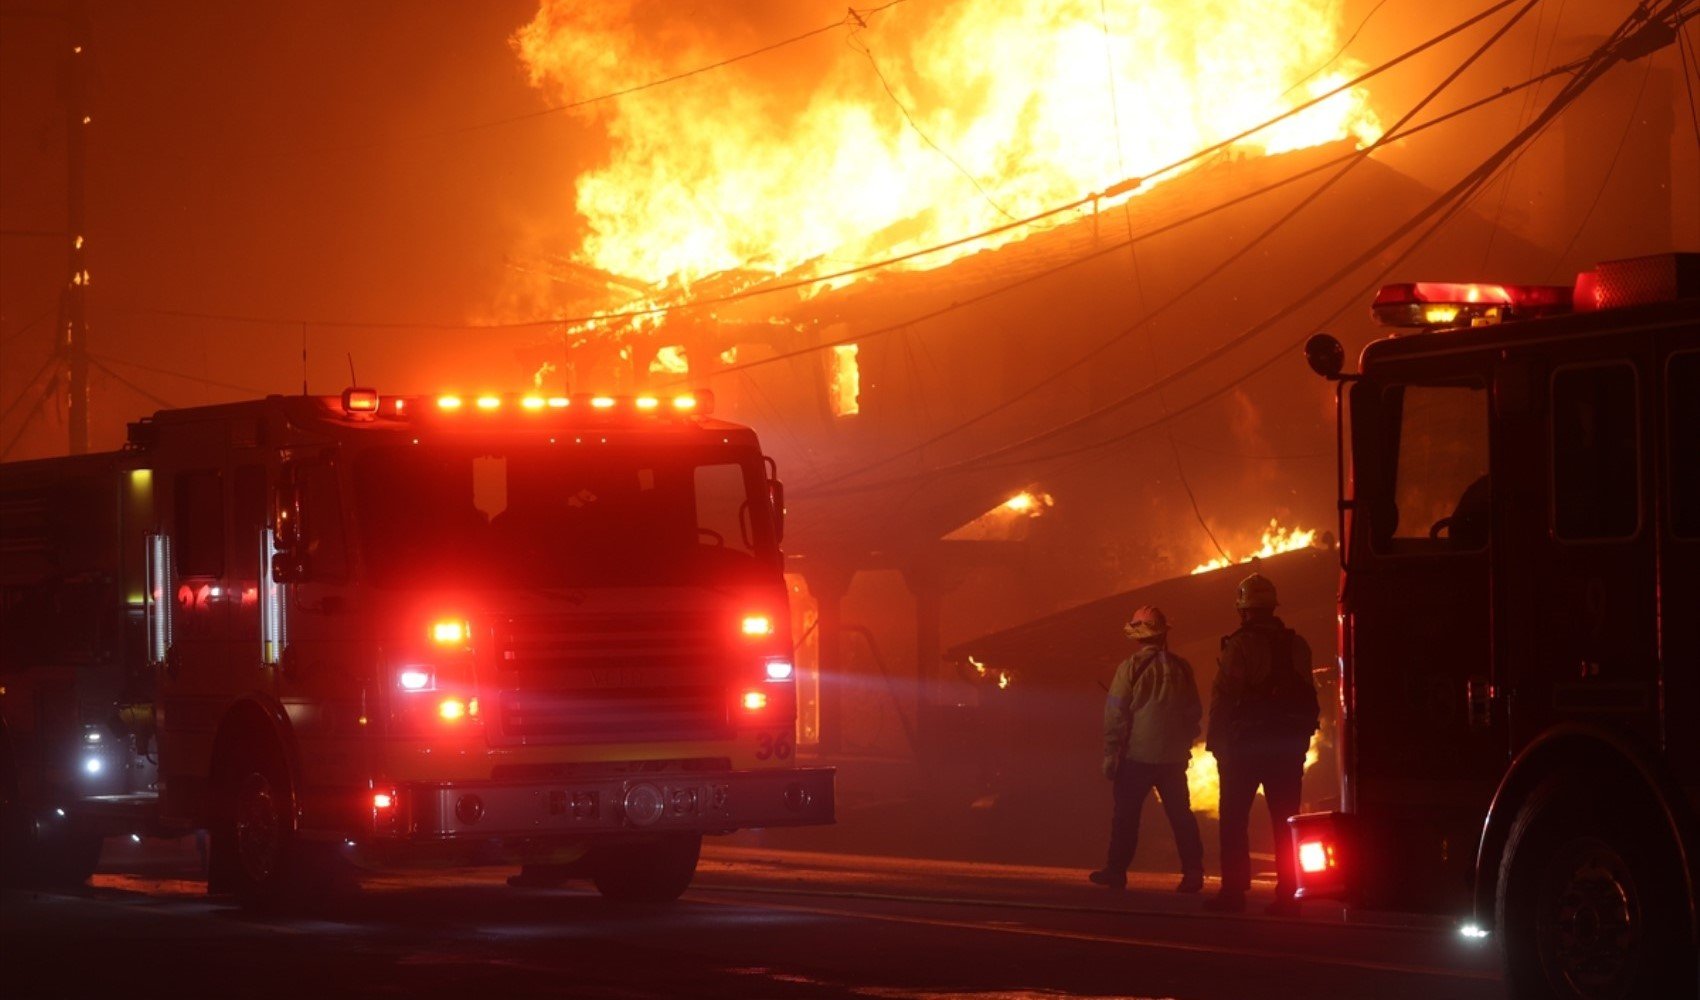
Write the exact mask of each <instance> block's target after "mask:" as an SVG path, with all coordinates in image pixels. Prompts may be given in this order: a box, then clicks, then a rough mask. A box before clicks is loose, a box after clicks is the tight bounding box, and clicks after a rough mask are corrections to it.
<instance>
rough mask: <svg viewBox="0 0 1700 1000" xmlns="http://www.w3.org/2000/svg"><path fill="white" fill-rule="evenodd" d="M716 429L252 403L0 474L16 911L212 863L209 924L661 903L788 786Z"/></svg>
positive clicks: (757, 483)
mask: <svg viewBox="0 0 1700 1000" xmlns="http://www.w3.org/2000/svg"><path fill="white" fill-rule="evenodd" d="M711 409H712V396H711V395H709V394H707V393H689V394H681V395H678V396H671V397H657V396H625V397H616V396H588V395H577V394H570V395H560V396H547V395H524V396H520V395H513V394H508V395H480V396H465V397H463V396H459V395H443V396H440V397H407V396H387V395H385V396H381V395H380V394H379V393H378V392H377V391H375V390H372V389H363V388H360V389H349V390H347V391H345V392H343V393H342V394H341V396H340V397H336V396H306V395H303V396H296V397H285V396H271V397H268V398H265V399H261V400H255V401H247V402H239V403H231V404H227V405H218V406H207V407H198V408H193V409H181V410H165V411H161V412H159V413H156V414H155V415H153V416H152V417H150V418H147V419H144V420H142V421H140V422H139V423H134V424H131V425H130V428H129V436H128V443H127V445H126V447H125V448H124V449H123V450H121V451H117V452H112V453H108V454H98V455H87V456H77V457H68V458H53V459H43V460H39V461H32V462H22V463H15V464H10V465H6V466H0V470H3V471H0V559H3V562H0V588H3V590H0V596H3V602H4V603H3V610H0V727H3V728H0V753H3V755H4V756H3V759H0V789H3V800H0V805H3V811H4V815H3V824H4V836H5V852H4V858H3V861H4V864H5V867H6V869H7V874H8V876H9V877H10V878H11V879H12V880H14V881H33V882H37V883H42V882H46V883H77V882H81V881H82V880H84V879H86V878H87V877H88V876H89V874H90V873H91V872H92V870H93V868H94V867H95V864H96V862H97V859H98V856H99V853H100V848H101V843H102V839H103V838H105V837H110V836H114V835H121V834H130V835H136V836H147V835H156V836H181V835H184V834H185V833H187V832H189V831H206V833H207V834H208V835H209V840H208V841H207V843H208V852H207V853H208V882H209V889H210V890H211V891H213V892H217V893H229V894H234V895H235V896H236V897H238V898H239V899H241V900H243V901H245V902H266V901H273V900H278V899H282V898H286V897H289V896H291V895H293V894H296V893H299V892H300V891H301V890H302V887H304V886H309V885H319V884H323V883H322V882H321V881H320V879H321V876H323V875H324V874H325V873H326V872H334V871H337V870H341V871H343V872H349V871H353V870H358V868H361V867H367V868H370V867H390V866H397V867H408V866H415V865H431V864H445V865H447V864H509V865H513V864H517V865H520V866H522V876H526V877H529V878H532V879H534V880H549V879H558V878H566V877H572V876H579V877H589V878H591V879H592V880H593V881H594V882H595V885H596V887H597V888H598V889H599V890H600V891H601V892H602V893H603V894H604V895H605V896H608V897H610V898H614V899H623V900H649V901H659V900H667V899H672V898H675V897H677V896H678V895H679V894H680V893H682V892H683V891H684V890H685V888H686V887H687V886H688V884H689V882H690V880H691V878H692V875H693V873H694V871H695V868H696V863H697V857H698V852H699V849H700V845H701V841H702V837H703V835H704V834H716V833H727V832H730V831H733V830H737V829H741V828H750V827H772V826H792V825H806V824H824V823H830V822H832V820H833V808H834V801H833V772H832V770H831V769H829V768H803V767H799V766H798V762H797V760H796V754H795V746H796V743H795V718H796V695H795V680H794V678H793V663H792V645H791V637H790V634H789V633H790V627H789V621H790V616H789V614H788V613H787V610H786V592H785V588H784V583H783V577H782V556H781V552H780V541H781V535H782V531H783V510H784V499H783V497H784V493H783V487H782V485H781V484H780V482H779V480H778V479H777V478H776V470H775V466H774V463H773V461H772V460H771V459H768V458H765V457H764V456H763V454H762V451H761V446H760V444H759V443H758V441H757V439H756V435H755V433H754V432H753V431H752V430H750V429H749V428H747V427H743V426H739V425H736V424H733V423H729V422H726V421H722V420H718V419H715V418H714V417H713V416H712V413H711Z"/></svg>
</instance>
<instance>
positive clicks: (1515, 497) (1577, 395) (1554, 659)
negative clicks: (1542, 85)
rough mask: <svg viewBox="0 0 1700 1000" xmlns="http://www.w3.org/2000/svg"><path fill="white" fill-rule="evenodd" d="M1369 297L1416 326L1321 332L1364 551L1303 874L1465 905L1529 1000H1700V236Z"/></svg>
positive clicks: (1349, 499) (1307, 883)
mask: <svg viewBox="0 0 1700 1000" xmlns="http://www.w3.org/2000/svg"><path fill="white" fill-rule="evenodd" d="M1374 310H1375V314H1376V316H1377V317H1378V318H1379V319H1380V320H1381V321H1382V322H1383V323H1387V324H1391V325H1394V326H1397V327H1399V328H1401V329H1400V333H1399V334H1396V335H1395V336H1393V337H1390V338H1388V339H1383V340H1379V341H1376V342H1374V343H1371V344H1370V345H1369V346H1368V347H1367V348H1365V350H1364V351H1363V354H1362V357H1361V360H1360V362H1359V369H1358V372H1357V373H1356V374H1342V373H1341V369H1342V367H1343V351H1342V350H1341V346H1340V344H1339V342H1338V341H1336V340H1334V339H1333V338H1332V337H1329V336H1327V335H1325V334H1319V335H1318V336H1317V337H1314V338H1312V341H1311V343H1310V344H1309V345H1307V354H1308V355H1309V357H1310V361H1311V364H1312V367H1313V368H1315V369H1316V370H1317V371H1318V372H1319V373H1320V374H1323V375H1325V376H1327V377H1329V378H1332V379H1334V380H1335V381H1336V383H1337V389H1338V393H1339V397H1340V399H1341V401H1342V404H1343V406H1342V409H1343V410H1344V411H1345V412H1344V414H1343V417H1344V419H1343V420H1342V427H1343V428H1349V431H1348V430H1345V429H1343V430H1342V444H1341V451H1342V462H1341V464H1342V497H1341V504H1340V507H1341V512H1342V513H1341V516H1342V522H1343V525H1342V532H1341V536H1342V537H1343V538H1346V539H1347V540H1348V545H1347V547H1346V549H1345V552H1344V556H1343V566H1344V573H1343V577H1342V586H1341V590H1340V606H1339V629H1340V635H1339V651H1340V671H1341V677H1340V681H1341V683H1340V686H1339V690H1340V701H1341V704H1340V720H1341V722H1340V739H1339V746H1340V772H1341V803H1342V809H1341V811H1340V812H1335V813H1326V814H1315V815H1305V816H1298V817H1294V818H1293V820H1292V821H1291V830H1292V836H1293V841H1292V847H1293V850H1294V851H1295V852H1296V856H1297V862H1298V869H1299V873H1300V874H1299V884H1300V887H1301V888H1300V890H1299V891H1300V895H1301V896H1302V897H1305V898H1320V897H1341V898H1345V899H1348V900H1350V901H1351V902H1353V903H1354V904H1361V905H1362V906H1364V907H1366V908H1371V909H1382V910H1408V911H1421V912H1427V913H1433V914H1446V915H1454V916H1456V917H1457V919H1458V920H1459V922H1460V930H1461V931H1462V932H1463V934H1464V935H1465V936H1466V937H1472V938H1482V937H1490V936H1491V937H1494V938H1497V941H1498V944H1499V945H1500V947H1501V948H1502V950H1503V954H1504V958H1505V963H1506V970H1507V979H1508V983H1509V984H1510V986H1511V988H1512V992H1513V994H1514V995H1516V996H1543V997H1544V996H1563V997H1626V996H1660V997H1675V996H1693V995H1694V991H1695V989H1696V982H1697V977H1700V970H1697V966H1696V935H1697V933H1700V922H1697V920H1696V910H1695V900H1696V886H1697V884H1700V879H1697V876H1696V860H1697V858H1700V826H1697V825H1696V814H1697V811H1700V254H1669V255H1664V256H1658V257H1647V258H1638V259H1633V260H1624V261H1616V262H1610V263H1605V264H1601V265H1599V266H1598V267H1597V268H1596V269H1595V270H1593V271H1590V272H1588V273H1585V274H1583V275H1581V276H1580V277H1579V278H1578V279H1577V280H1576V282H1575V283H1574V284H1573V285H1571V286H1561V287H1530V286H1509V285H1491V284H1445V283H1419V284H1405V285H1394V286H1389V287H1388V288H1385V289H1383V290H1382V292H1381V294H1380V295H1379V296H1378V297H1377V298H1376V301H1375V306H1374ZM1348 467H1349V472H1350V475H1349V479H1348V478H1347V476H1346V475H1345V472H1346V469H1347V468H1348ZM1347 484H1349V485H1347Z"/></svg>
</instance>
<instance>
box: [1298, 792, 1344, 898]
mask: <svg viewBox="0 0 1700 1000" xmlns="http://www.w3.org/2000/svg"><path fill="white" fill-rule="evenodd" d="M1348 822H1349V819H1348V817H1347V816H1346V814H1344V813H1337V812H1333V813H1306V814H1305V815H1302V816H1294V817H1292V818H1291V819H1289V820H1287V826H1288V829H1289V830H1290V831H1291V833H1292V839H1291V840H1290V841H1289V845H1290V847H1289V849H1290V850H1291V851H1292V852H1293V855H1294V859H1295V861H1296V862H1297V867H1298V872H1297V875H1298V895H1299V896H1300V897H1303V898H1305V899H1323V898H1328V897H1333V898H1342V897H1345V896H1347V895H1348V894H1349V891H1350V889H1351V885H1350V876H1351V872H1350V870H1349V866H1348V862H1349V861H1350V860H1351V853H1350V851H1349V849H1348V844H1349V833H1350V829H1349V827H1348V825H1347V824H1348Z"/></svg>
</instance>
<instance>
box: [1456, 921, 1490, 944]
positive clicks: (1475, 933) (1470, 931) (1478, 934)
mask: <svg viewBox="0 0 1700 1000" xmlns="http://www.w3.org/2000/svg"><path fill="white" fill-rule="evenodd" d="M1458 933H1459V934H1462V935H1463V936H1464V937H1466V938H1468V939H1469V940H1471V941H1480V940H1482V939H1483V938H1485V937H1487V936H1488V931H1487V928H1486V927H1483V926H1482V925H1481V924H1478V923H1475V922H1474V921H1472V922H1470V923H1467V924H1464V925H1463V926H1461V927H1459V928H1458Z"/></svg>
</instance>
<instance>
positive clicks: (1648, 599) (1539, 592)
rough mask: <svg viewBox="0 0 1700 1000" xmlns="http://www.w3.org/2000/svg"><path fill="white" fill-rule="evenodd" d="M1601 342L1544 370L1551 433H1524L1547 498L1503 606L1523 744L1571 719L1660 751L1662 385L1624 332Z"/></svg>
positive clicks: (1529, 524)
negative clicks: (1652, 435) (1658, 466)
mask: <svg viewBox="0 0 1700 1000" xmlns="http://www.w3.org/2000/svg"><path fill="white" fill-rule="evenodd" d="M1595 343H1597V344H1600V346H1598V347H1594V348H1591V349H1590V348H1582V349H1577V350H1573V351H1572V352H1570V354H1569V356H1568V357H1563V358H1555V359H1554V360H1555V362H1556V363H1555V364H1554V365H1553V366H1552V368H1551V369H1550V371H1548V372H1546V373H1545V379H1544V381H1545V382H1546V385H1545V387H1544V389H1545V394H1546V398H1547V405H1546V406H1545V407H1544V416H1545V418H1546V419H1545V420H1544V422H1543V423H1544V427H1537V429H1538V432H1539V434H1540V440H1538V441H1537V440H1530V441H1528V442H1527V443H1528V445H1529V447H1528V449H1527V451H1528V452H1530V453H1532V454H1533V455H1534V456H1539V457H1540V458H1544V461H1538V460H1536V461H1531V459H1530V457H1529V456H1528V455H1525V457H1524V459H1523V463H1522V467H1523V470H1524V474H1525V475H1526V476H1528V477H1530V478H1532V479H1534V480H1535V485H1537V487H1538V488H1544V489H1543V492H1544V494H1545V496H1544V500H1545V502H1544V503H1541V504H1539V505H1536V504H1524V505H1520V509H1522V510H1524V511H1527V510H1529V509H1535V510H1540V511H1541V513H1542V516H1540V517H1539V518H1535V517H1529V516H1527V514H1525V515H1524V516H1523V517H1522V518H1521V519H1520V520H1518V521H1516V522H1512V521H1510V520H1509V519H1508V521H1507V524H1506V530H1507V532H1508V533H1509V537H1508V538H1507V551H1508V552H1509V553H1515V556H1516V560H1517V572H1516V574H1515V575H1514V576H1513V577H1510V578H1508V581H1507V584H1508V590H1507V593H1506V600H1505V602H1504V608H1503V613H1504V614H1505V616H1506V619H1507V626H1508V628H1507V635H1508V639H1509V640H1510V642H1511V643H1512V648H1511V649H1509V650H1508V651H1507V656H1508V660H1507V662H1508V665H1509V667H1510V669H1511V671H1512V677H1511V679H1510V681H1509V684H1510V690H1509V691H1508V692H1507V693H1508V695H1509V697H1510V698H1511V706H1512V711H1511V724H1512V730H1511V736H1512V740H1513V747H1521V746H1523V745H1525V744H1526V743H1528V742H1529V741H1531V740H1533V739H1534V738H1536V737H1537V736H1538V735H1539V734H1540V733H1541V732H1542V731H1544V730H1545V729H1547V728H1548V727H1551V726H1553V725H1556V724H1560V723H1580V724H1583V725H1587V726H1591V727H1599V728H1604V729H1609V730H1612V731H1616V732H1618V733H1621V734H1623V735H1625V736H1627V737H1629V738H1630V739H1631V740H1632V741H1634V742H1639V743H1641V744H1643V745H1647V746H1649V748H1651V745H1652V744H1653V742H1654V739H1655V734H1656V732H1657V721H1656V713H1657V711H1658V696H1657V681H1658V674H1657V665H1658V651H1657V645H1656V641H1657V620H1656V613H1657V601H1658V598H1657V587H1656V581H1655V578H1654V563H1653V559H1654V544H1653V530H1652V504H1651V502H1650V501H1651V489H1652V477H1651V470H1652V461H1651V458H1652V452H1651V451H1650V450H1649V448H1648V442H1647V429H1648V426H1649V424H1650V418H1651V398H1650V397H1651V394H1650V393H1649V392H1648V387H1647V385H1646V379H1645V378H1644V376H1643V373H1644V372H1647V371H1651V370H1653V366H1651V365H1650V364H1649V363H1648V362H1649V361H1650V358H1651V352H1650V350H1649V351H1648V352H1647V353H1648V357H1647V358H1645V359H1643V358H1636V357H1632V356H1627V355H1626V354H1625V353H1624V349H1623V347H1622V346H1621V345H1622V343H1623V342H1622V341H1618V342H1617V343H1612V342H1604V343H1601V342H1595ZM1643 343H1645V342H1644V341H1643ZM1589 354H1592V355H1593V357H1589V356H1588V355H1589ZM1537 381H1539V379H1537ZM1540 389H1541V387H1539V386H1537V391H1540Z"/></svg>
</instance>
